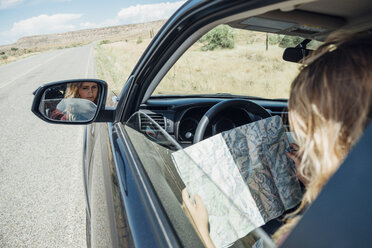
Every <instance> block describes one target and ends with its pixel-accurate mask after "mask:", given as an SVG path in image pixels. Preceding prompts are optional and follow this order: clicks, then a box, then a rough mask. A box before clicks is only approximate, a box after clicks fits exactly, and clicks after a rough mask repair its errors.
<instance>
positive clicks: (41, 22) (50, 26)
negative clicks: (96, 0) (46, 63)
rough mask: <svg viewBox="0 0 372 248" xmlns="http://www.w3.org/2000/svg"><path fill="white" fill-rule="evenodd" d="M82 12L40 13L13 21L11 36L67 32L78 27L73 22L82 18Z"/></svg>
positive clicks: (9, 33)
mask: <svg viewBox="0 0 372 248" xmlns="http://www.w3.org/2000/svg"><path fill="white" fill-rule="evenodd" d="M81 16H82V15H81V14H55V15H50V16H49V15H40V16H36V17H32V18H28V19H25V20H21V21H18V22H15V23H13V27H12V29H11V30H10V31H9V32H8V35H9V36H12V37H22V36H30V35H38V34H50V33H60V32H67V31H72V30H75V29H76V25H74V24H72V23H71V22H72V21H74V20H77V19H79V18H81Z"/></svg>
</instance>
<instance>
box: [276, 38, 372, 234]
mask: <svg viewBox="0 0 372 248" xmlns="http://www.w3.org/2000/svg"><path fill="white" fill-rule="evenodd" d="M371 93H372V35H371V34H367V35H360V34H359V35H352V36H347V37H336V38H332V39H330V40H328V41H327V42H326V43H325V44H323V45H322V46H321V47H320V48H319V49H317V51H316V52H315V53H314V54H313V55H312V56H310V57H309V58H308V59H306V60H305V62H304V66H303V68H302V70H301V72H300V73H299V75H298V76H297V77H296V78H295V80H294V81H293V83H292V86H291V94H290V98H289V104H288V108H289V122H290V126H291V129H292V131H293V132H294V133H295V134H296V142H297V144H298V145H299V147H300V149H299V152H298V153H299V155H300V157H301V163H300V165H299V166H298V171H297V174H298V175H300V176H301V177H303V178H304V179H305V180H306V181H307V182H308V184H307V185H306V192H305V193H304V196H303V199H302V202H301V205H300V207H299V208H298V209H297V210H296V211H295V212H294V213H292V214H290V215H288V216H287V217H288V218H287V223H286V224H285V225H283V226H282V227H281V228H280V229H279V230H278V231H277V232H276V233H275V234H274V235H273V239H274V240H276V241H278V240H280V239H281V238H282V237H283V235H284V234H286V233H288V232H289V231H290V230H291V229H292V228H293V227H294V226H295V224H296V223H297V222H298V221H299V219H300V216H299V213H301V212H302V211H304V209H305V208H306V207H307V206H309V205H310V204H311V203H312V202H313V201H314V200H315V198H316V197H317V196H318V194H319V192H320V191H321V189H322V188H323V186H324V185H325V183H326V182H327V181H328V179H329V178H330V177H331V176H332V175H333V173H334V172H335V171H336V170H337V169H338V167H339V166H340V164H341V163H342V161H343V160H344V158H345V156H346V155H347V153H348V152H349V150H350V149H351V148H352V146H353V145H354V144H355V143H356V141H357V140H358V139H359V137H360V136H361V134H362V133H363V130H364V127H365V125H366V122H367V119H368V114H369V111H370V106H371V104H372V101H371Z"/></svg>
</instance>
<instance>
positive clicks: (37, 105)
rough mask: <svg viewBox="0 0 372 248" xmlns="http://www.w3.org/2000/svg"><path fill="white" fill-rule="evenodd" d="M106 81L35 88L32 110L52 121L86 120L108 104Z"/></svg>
mask: <svg viewBox="0 0 372 248" xmlns="http://www.w3.org/2000/svg"><path fill="white" fill-rule="evenodd" d="M106 92H107V84H106V82H104V81H102V80H97V79H78V80H68V81H60V82H54V83H50V84H47V85H44V86H41V87H39V88H38V89H37V90H36V91H35V92H34V94H35V98H34V102H33V105H32V112H33V113H34V114H36V115H37V116H38V117H39V118H41V119H42V120H45V121H47V122H53V123H71V124H87V123H90V122H93V121H94V120H95V119H96V117H97V115H98V112H99V110H100V109H103V108H104V106H105V103H104V102H105V99H106Z"/></svg>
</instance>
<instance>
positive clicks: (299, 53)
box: [283, 47, 312, 63]
mask: <svg viewBox="0 0 372 248" xmlns="http://www.w3.org/2000/svg"><path fill="white" fill-rule="evenodd" d="M310 52H312V50H309V49H306V48H299V47H288V48H286V49H285V50H284V53H283V60H285V61H289V62H295V63H301V61H302V60H303V59H304V58H305V57H306V56H308V55H309V54H310Z"/></svg>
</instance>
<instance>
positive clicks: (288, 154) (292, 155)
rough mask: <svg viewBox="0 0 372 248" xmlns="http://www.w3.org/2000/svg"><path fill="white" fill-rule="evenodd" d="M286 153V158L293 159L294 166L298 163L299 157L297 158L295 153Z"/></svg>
mask: <svg viewBox="0 0 372 248" xmlns="http://www.w3.org/2000/svg"><path fill="white" fill-rule="evenodd" d="M286 155H287V157H288V158H290V159H292V160H293V162H294V163H295V165H296V167H297V166H298V165H299V163H300V159H299V157H298V156H297V154H296V153H294V152H287V153H286Z"/></svg>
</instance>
